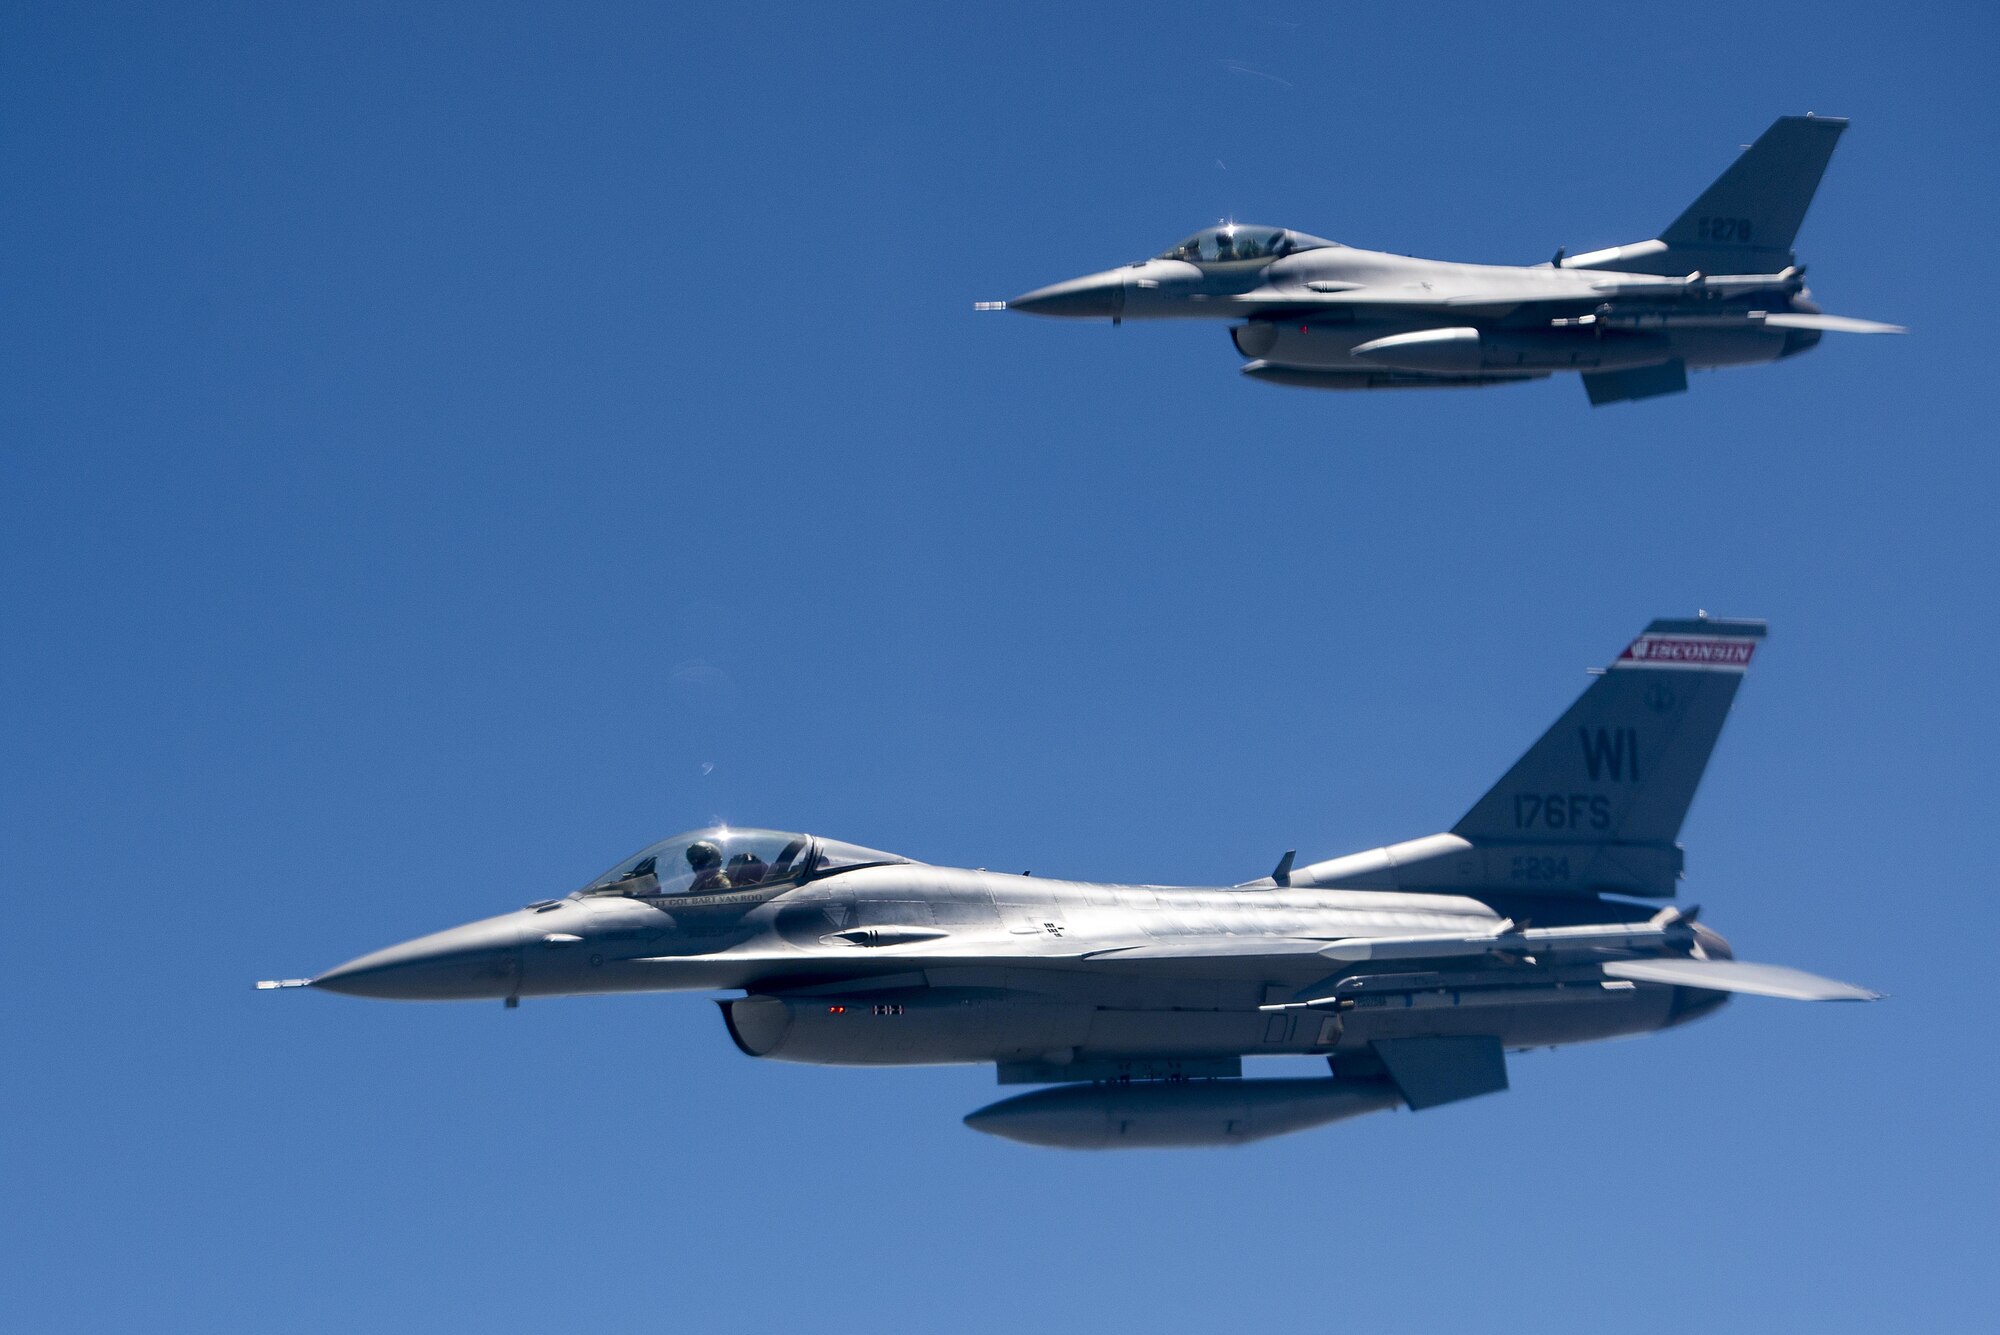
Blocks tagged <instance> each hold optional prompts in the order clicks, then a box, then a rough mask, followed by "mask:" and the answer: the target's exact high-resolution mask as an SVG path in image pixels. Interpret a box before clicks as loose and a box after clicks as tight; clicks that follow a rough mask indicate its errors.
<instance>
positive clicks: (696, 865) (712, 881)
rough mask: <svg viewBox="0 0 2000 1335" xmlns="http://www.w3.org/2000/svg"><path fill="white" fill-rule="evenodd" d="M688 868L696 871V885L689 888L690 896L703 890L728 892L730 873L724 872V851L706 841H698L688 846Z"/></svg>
mask: <svg viewBox="0 0 2000 1335" xmlns="http://www.w3.org/2000/svg"><path fill="white" fill-rule="evenodd" d="M687 859H688V866H689V867H691V868H693V869H694V884H692V885H690V886H689V887H688V893H689V894H695V893H697V892H699V891H703V890H728V889H730V888H731V887H730V884H729V873H727V872H725V871H723V870H722V850H721V849H719V848H717V847H716V846H715V845H714V844H711V843H710V842H708V840H706V839H697V840H695V841H694V842H693V843H691V844H689V845H688V851H687Z"/></svg>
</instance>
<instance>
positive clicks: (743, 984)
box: [258, 616, 1875, 1148]
mask: <svg viewBox="0 0 2000 1335" xmlns="http://www.w3.org/2000/svg"><path fill="white" fill-rule="evenodd" d="M1763 636H1764V625H1763V623H1761V622H1756V621H1724V620H1715V619H1710V618H1708V617H1706V616H1703V617H1699V618H1694V619H1689V620H1665V621H1655V622H1653V623H1652V624H1651V625H1650V626H1648V627H1647V628H1646V630H1645V631H1644V633H1642V634H1641V635H1640V636H1639V637H1638V638H1637V639H1636V640H1634V641H1633V642H1632V643H1631V645H1630V646H1628V647H1627V648H1626V649H1625V651H1624V652H1623V653H1622V654H1620V655H1619V656H1618V658H1617V660H1616V661H1614V662H1613V663H1612V664H1611V666H1610V667H1609V668H1608V669H1605V670H1604V671H1603V672H1602V673H1601V674H1599V675H1598V676H1597V677H1596V679H1595V680H1594V681H1593V682H1592V683H1591V685H1590V686H1589V688H1588V689H1586V690H1585V691H1584V692H1583V694H1582V696H1581V697H1580V698H1579V699H1578V700H1577V701H1576V703H1575V704H1574V705H1572V706H1571V707H1570V709H1569V711H1568V712H1567V713H1565V714H1564V715H1563V716H1562V717H1561V718H1560V719H1559V720H1557V722H1556V724H1555V726H1554V727H1552V728H1550V729H1549V731H1548V732H1547V733H1545V734H1544V735H1543V736H1542V738H1541V740H1540V741H1538V742H1536V743H1535V744H1534V745H1533V746H1532V747H1530V748H1529V750H1528V752H1527V754H1526V755H1524V756H1522V757H1521V759H1520V761H1519V762H1518V763H1516V764H1515V766H1514V767H1513V769H1511V770H1509V771H1508V772H1507V774H1506V776H1505V777H1504V778H1502V779H1501V780H1500V782H1499V783H1498V784H1497V785H1495V786H1494V788H1493V790H1492V791H1491V792H1489V793H1487V794H1486V795H1485V796H1484V797H1482V798H1480V799H1479V801H1478V802H1477V803H1475V804H1474V805H1473V807H1472V810H1471V811H1469V812H1468V813H1466V815H1465V817H1464V819H1462V820H1460V821H1459V822H1458V824H1456V825H1454V826H1453V827H1452V828H1451V829H1450V830H1449V831H1448V832H1446V833H1443V834H1432V835H1426V836H1425V837H1423V838H1420V839H1412V840H1409V841H1408V842H1405V843H1399V844H1394V845H1391V846H1389V847H1387V848H1378V849H1375V850H1373V851H1371V852H1365V853H1355V854H1351V855H1349V856H1346V857H1339V858H1333V859H1331V860H1329V861H1325V862H1316V863H1313V864H1311V865H1309V866H1297V865H1295V861H1294V855H1293V854H1292V853H1289V852H1288V853H1286V854H1285V855H1284V857H1283V858H1282V859H1280V860H1279V862H1278V864H1277V867H1276V868H1275V870H1273V871H1272V872H1271V874H1270V875H1268V876H1263V877H1260V878H1258V879H1256V880H1251V881H1246V882H1244V883H1243V884H1241V885H1236V886H1230V887H1226V888H1189V887H1179V886H1157V885H1101V884H1090V883H1083V882H1075V881H1061V880H1051V879H1045V878H1042V877H1037V876H1030V875H1026V874H1023V875H1019V876H1014V875H1004V874H1001V873H997V872H990V871H985V870H978V871H971V870H965V869H962V868H957V867H938V866H930V865H927V864H925V863H921V862H917V861H915V860H913V859H911V858H906V857H899V856H897V855H896V854H894V853H884V852H880V851H878V850H875V849H870V848H862V847H860V846H858V845H855V844H848V843H842V842H840V841H838V840H834V839H825V838H818V837H814V836H811V835H805V834H781V833H775V832H772V831H769V830H751V829H735V828H714V829H705V830H698V831H695V832H693V833H690V834H683V835H679V836H677V837H675V838H673V839H669V840H666V841H665V842H663V843H659V844H655V845H653V846H652V847H650V848H646V849H644V850H642V851H640V852H639V853H636V854H634V855H633V856H632V857H630V858H627V859H626V860H625V861H623V862H621V863H619V864H618V865H617V866H615V867H613V868H612V869H611V870H610V871H607V872H605V873H604V874H603V875H602V876H599V877H597V878H596V879H594V880H592V881H591V882H589V883H588V884H587V885H585V886H584V887H583V888H582V889H580V890H578V891H576V892H575V893H573V894H571V895H568V896H567V897H565V898H562V899H545V900H541V901H539V902H537V903H533V904H530V905H528V906H527V907H526V908H523V909H520V910H519V911H517V912H513V913H507V914H503V915H501V916H500V917H497V918H488V919H486V920H485V921H483V922H475V923H471V924H468V925H467V926H463V927H455V928H452V929H450V930H448V931H444V932H439V933H437V934H435V935H432V936H426V937H421V938H419V939H417V940H414V941H409V942H405V943H404V944H402V945H398V946H391V947H389V948H388V949H387V950H381V951H377V952H375V953H374V954H372V955H364V956H362V957H361V958H360V959H357V960H354V961H352V962H350V963H347V964H343V965H341V966H340V967H339V968H337V969H334V970H332V971H331V972H328V973H324V974H321V975H320V976H319V977H317V978H312V979H287V980H282V981H274V982H265V983H259V984H258V986H259V987H265V988H276V987H294V986H295V987H313V988H318V989H321V990H324V991H329V992H346V993H351V994H354V995H357V996H364V997H388V998H396V999H403V1000H423V1001H429V1000H459V999H473V998H486V999H490V1000H504V1001H505V1002H506V1004H507V1005H509V1006H513V1005H516V1004H518V1002H519V999H520V998H522V997H546V996H560V995H565V994H577V993H588V992H655V991H672V990H688V989H695V990H711V989H728V990H740V991H741V993H742V995H741V996H737V997H733V998H729V999H725V1000H722V1001H720V1002H719V1004H720V1006H721V1008H722V1019H723V1022H724V1023H725V1025H726V1026H727V1027H728V1031H729V1036H730V1037H731V1038H732V1039H734V1040H735V1042H736V1045H737V1047H739V1048H741V1049H742V1050H743V1051H744V1052H746V1053H748V1054H749V1055H751V1056H753V1057H770V1058H775V1059H777V1060H780V1061H795V1062H809V1063H819V1064H831V1065H861V1066H870V1065H873V1066H893V1065H927V1064H941V1063H989V1062H990V1063H992V1064H993V1065H994V1066H995V1068H996V1069H997V1071H998V1075H999V1081H1000V1083H1001V1084H1003V1085H1042V1086H1047V1088H1044V1089H1040V1090H1037V1091H1034V1092H1030V1093H1025V1094H1020V1095H1017V1096H1015V1097H1012V1098H1008V1099H1005V1100H1003V1101H1001V1102H998V1103H995V1104H992V1105H991V1106H989V1107H986V1108H982V1109H980V1110H979V1111H977V1112H975V1113H973V1114H972V1115H970V1116H969V1117H967V1118H966V1119H965V1120H966V1123H967V1125H969V1126H971V1127H973V1128H974V1129H975V1130H979V1131H985V1132H990V1133H992V1134H994V1135H999V1136H1004V1137H1007V1138H1009V1139H1012V1140H1018V1141H1025V1142H1028V1143H1030V1144H1036V1145H1056V1146H1068V1147H1076V1148H1117V1147H1127V1146H1165V1145H1217V1144H1232V1143H1240V1142H1244V1141H1252V1140H1259V1139H1263V1138H1265V1137H1267V1136H1274V1135H1280V1134H1283V1133H1286V1132H1290V1131H1298V1130H1302V1129H1304V1128H1307V1127H1312V1126H1318V1125H1321V1124H1323V1123H1327V1122H1332V1121H1336V1120H1338V1119H1340V1118H1344V1117H1352V1116H1355V1115H1357V1114H1360V1113H1365V1112H1370V1111H1374V1110H1376V1109H1385V1108H1395V1107H1399V1106H1405V1105H1407V1106H1408V1107H1410V1108H1412V1109H1424V1108H1432V1107H1436V1106H1438V1105H1440V1104H1446V1103H1452V1102H1455V1101H1457V1100H1460V1099H1467V1098H1471V1097H1473V1096H1475V1095H1479V1094H1487V1093H1492V1092H1494V1091H1497V1090H1502V1089H1505V1088H1506V1087H1507V1060H1506V1054H1507V1053H1508V1052H1510V1051H1514V1050H1519V1049H1525V1048H1539V1047H1551V1046H1555V1045H1558V1044H1568V1043H1587V1042H1591V1041H1593V1040H1596V1039H1605V1038H1615V1037H1619V1036H1621V1035H1627V1034H1643V1033H1649V1032H1651V1031H1653V1030H1657V1029H1665V1028H1670V1027H1672V1026H1674V1025H1679V1024H1685V1023H1687V1022H1688V1021H1689V1020H1693V1019H1696V1018H1698V1017H1700V1016H1703V1015H1706V1014H1708V1013H1709V1012H1711V1011H1713V1010H1715V1009H1716V1008H1717V1007H1718V1006H1720V1005H1722V1004H1723V1002H1724V1001H1726V1000H1727V999H1728V998H1729V997H1730V995H1731V994H1733V993H1749V994H1753V995H1758V996H1767V997H1787V998H1792V999H1795V1000H1801V1001H1838V1000H1873V999H1874V997H1875V994H1874V993H1872V992H1868V991H1865V990H1863V989H1862V988H1859V987H1854V986H1851V985H1849V984H1847V983H1840V982H1834V981H1832V980H1830V979H1826V978H1819V977H1815V976H1813V975H1812V974H1808V973H1802V972H1800V971H1798V970H1796V969H1790V968H1786V967H1783V966H1780V965H1773V964H1752V963H1747V962H1745V961H1742V960H1739V959H1737V958H1735V955H1734V952H1733V951H1731V949H1730V947H1729V944H1728V942H1726V941H1725V940H1723V938H1722V937H1720V936H1718V935H1717V934H1716V933H1715V932H1714V931H1713V930H1711V929H1710V927H1709V926H1708V925H1707V924H1706V923H1704V922H1698V921H1696V910H1694V909H1692V908H1688V909H1681V908H1675V907H1671V906H1668V907H1660V906H1659V905H1657V904H1654V903H1647V902H1643V901H1657V900H1665V899H1670V898H1672V897H1673V896H1674V895H1675V893H1676V890H1677V889H1678V884H1679V881H1680V877H1681V849H1680V846H1679V845H1678V844H1677V843H1676V842H1675V839H1676V837H1677V835H1678V834H1679V831H1680V827H1681V821H1682V818H1683V817H1684V816H1685V814H1686V812H1687V809H1688V804H1689V802H1690V801H1691V800H1692V799H1693V797H1694V792H1695V786H1696V784H1697V783H1698V782H1699V781H1700V779H1701V774H1702V770H1703V768H1704V767H1705V766H1706V764H1707V762H1708V756H1709V752H1710V751H1711V749H1712V748H1713V747H1714V745H1715V740H1716V738H1717V736H1718V735H1719V734H1720V732H1721V729H1722V723H1723V719H1724V717H1725V716H1726V715H1727V714H1728V711H1729V706H1730V702H1731V700H1732V699H1733V698H1734V697H1735V695H1736V689H1737V686H1738V685H1739V683H1740V682H1741V681H1742V679H1743V675H1744V673H1745V671H1746V670H1747V669H1748V667H1749V665H1750V658H1751V655H1752V654H1753V653H1754V652H1755V650H1756V647H1757V644H1758V642H1759V641H1760V640H1762V639H1763ZM1305 1055H1315V1056H1320V1057H1324V1058H1325V1059H1326V1060H1327V1062H1328V1065H1329V1068H1330V1072H1331V1074H1330V1075H1329V1076H1320V1077H1310V1078H1304V1079H1300V1078H1284V1079H1242V1078H1240V1077H1241V1076H1242V1073H1243V1059H1244V1058H1245V1057H1258V1056H1305Z"/></svg>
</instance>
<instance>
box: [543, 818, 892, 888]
mask: <svg viewBox="0 0 2000 1335" xmlns="http://www.w3.org/2000/svg"><path fill="white" fill-rule="evenodd" d="M909 861H910V859H909V858H905V857H898V856H896V855H895V854H894V853H884V852H882V851H881V850H880V849H875V848H863V847H861V845H859V844H846V843H842V842H840V841H839V840H838V839H816V838H814V837H813V836H812V835H809V834H787V833H785V832H783V831H781V830H746V829H733V828H731V827H730V826H727V825H716V826H711V827H710V828H708V829H705V830H689V831H688V832H687V833H685V834H677V835H675V836H674V837H673V838H671V839H662V840H661V841H660V842H659V843H657V844H649V845H647V846H646V847H645V848H642V849H640V850H639V851H638V852H637V853H634V854H633V855H632V856H631V857H629V858H626V859H625V860H624V861H623V862H621V863H619V864H618V865H617V866H615V867H613V868H612V869H611V870H610V871H608V872H605V873H604V875H602V876H600V877H598V878H597V879H596V880H594V881H592V882H591V883H590V884H589V885H587V886H585V887H584V888H583V889H582V890H579V891H578V892H577V893H578V894H583V895H633V896H639V897H650V896H654V895H703V894H722V893H725V892H727V891H731V890H747V889H749V888H751V887H752V886H771V885H780V884H796V883H798V882H801V881H808V880H811V879H813V878H815V877H819V876H831V875H832V874H833V873H835V872H838V871H848V870H851V869H853V868H855V867H880V866H886V865H889V864H892V863H908V862H909Z"/></svg>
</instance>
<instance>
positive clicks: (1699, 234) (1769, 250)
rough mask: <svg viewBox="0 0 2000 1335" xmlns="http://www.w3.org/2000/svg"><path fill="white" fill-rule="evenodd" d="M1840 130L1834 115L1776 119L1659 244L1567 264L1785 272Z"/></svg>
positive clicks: (1652, 269)
mask: <svg viewBox="0 0 2000 1335" xmlns="http://www.w3.org/2000/svg"><path fill="white" fill-rule="evenodd" d="M1846 128H1847V122H1846V121H1845V120H1843V119H1841V118H1839V117H1837V116H1780V117H1779V118H1778V119H1777V120H1775V121H1773V122H1772V123H1771V128H1770V129H1768V130H1766V131H1764V133H1763V134H1761V135H1759V136H1758V137H1757V142H1756V143H1754V144H1752V145H1750V147H1749V148H1747V149H1745V150H1743V153H1742V155H1741V156H1740V157H1738V158H1737V159H1736V161H1735V162H1733V163H1731V164H1730V166H1729V170H1728V171H1725V172H1724V173H1722V175H1720V176H1718V177H1716V178H1715V184H1713V185H1711V186H1709V188H1708V189H1706V190H1704V191H1702V193H1701V197H1700V198H1699V199H1697V200H1695V202H1694V203H1692V204H1690V205H1688V207H1687V210H1686V211H1685V212H1684V213H1682V214H1681V216H1680V217H1678V218H1676V219H1674V221H1673V224H1672V225H1671V226H1670V227H1668V228H1667V230H1666V231H1664V232H1662V233H1660V236H1659V239H1658V240H1657V241H1642V242H1639V243H1638V244H1637V245H1631V246H1619V247H1617V248H1615V249H1614V250H1609V251H1597V252H1594V253H1593V254H1591V255H1579V256H1577V257H1576V259H1574V260H1572V261H1571V262H1570V263H1571V267H1573V268H1606V269H1619V270H1623V271H1627V272H1632V273H1656V274H1668V275H1679V274H1686V273H1693V272H1695V271H1697V270H1699V271H1700V272H1702V273H1722V274H1752V273H1777V272H1778V271H1780V270H1782V269H1785V268H1787V267H1789V266H1790V265H1791V264H1792V263H1793V262H1794V261H1793V256H1792V238H1793V237H1795V236H1797V235H1798V232H1799V223H1800V222H1802V221H1803V220H1804V219H1805V216H1806V207H1807V206H1808V205H1810V204H1811V203H1812V198H1813V194H1814V192H1815V191H1817V190H1818V189H1819V181H1820V177H1821V176H1822V175H1824V174H1825V172H1826V164H1827V161H1828V160H1829V159H1830V158H1832V157H1833V148H1834V145H1835V144H1836V143H1837V142H1839V139H1840V133H1841V131H1843V130H1845V129H1846Z"/></svg>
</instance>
